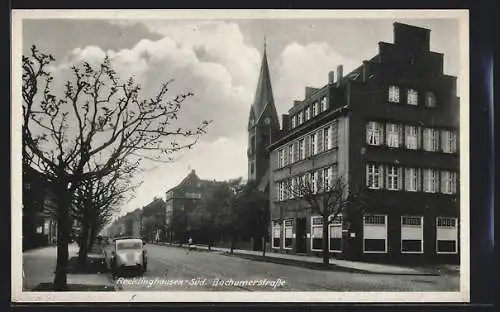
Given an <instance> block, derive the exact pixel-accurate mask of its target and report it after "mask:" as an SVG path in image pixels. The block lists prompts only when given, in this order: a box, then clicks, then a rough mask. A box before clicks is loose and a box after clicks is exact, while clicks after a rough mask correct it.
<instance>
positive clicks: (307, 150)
mask: <svg viewBox="0 0 500 312" xmlns="http://www.w3.org/2000/svg"><path fill="white" fill-rule="evenodd" d="M310 144H311V138H310V136H309V135H306V137H305V138H304V145H305V146H304V149H305V154H306V158H307V157H309V156H310V155H311V154H312V153H311V148H310Z"/></svg>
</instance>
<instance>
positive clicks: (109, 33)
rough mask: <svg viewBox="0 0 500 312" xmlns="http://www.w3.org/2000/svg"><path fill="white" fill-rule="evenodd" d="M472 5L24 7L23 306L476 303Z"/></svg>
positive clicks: (15, 170)
mask: <svg viewBox="0 0 500 312" xmlns="http://www.w3.org/2000/svg"><path fill="white" fill-rule="evenodd" d="M468 34H469V19H468V11H466V10H404V11H403V10H390V11H359V10H356V11H331V10H323V11H321V10H315V11H306V10H304V11H301V10H279V11H278V10H142V11H130V10H122V11H121V10H79V11H65V10H14V11H13V12H12V42H13V50H12V86H13V89H12V103H11V108H12V110H11V111H12V132H11V133H12V142H13V143H12V177H13V178H12V220H11V222H12V234H13V235H12V263H13V267H12V301H13V302H88V301H89V300H92V301H102V302H125V301H126V302H219V301H220V302H333V303H335V302H339V303H341V302H363V303H366V302H468V301H469V158H468V147H469V118H468V110H469V67H468V66H469V65H468V64H469V55H468V51H469V42H468V40H469V36H468Z"/></svg>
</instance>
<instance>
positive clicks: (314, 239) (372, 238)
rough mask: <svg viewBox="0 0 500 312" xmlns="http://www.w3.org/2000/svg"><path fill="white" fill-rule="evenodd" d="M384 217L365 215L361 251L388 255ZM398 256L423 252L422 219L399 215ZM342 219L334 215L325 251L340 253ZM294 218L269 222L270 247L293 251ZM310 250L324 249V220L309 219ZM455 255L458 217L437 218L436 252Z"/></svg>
mask: <svg viewBox="0 0 500 312" xmlns="http://www.w3.org/2000/svg"><path fill="white" fill-rule="evenodd" d="M387 219H388V218H387V215H365V216H364V217H363V252H364V253H387V250H388V248H387V241H388V239H387V235H388V232H387V225H388V222H387V221H388V220H387ZM400 222H401V223H400V225H401V249H400V251H401V253H423V252H424V217H423V216H401V219H400ZM342 223H343V218H342V216H337V217H336V218H335V220H333V222H332V223H330V224H329V226H328V239H329V241H328V246H329V247H328V249H329V251H330V252H342ZM294 238H295V232H294V219H286V220H283V223H281V222H280V221H278V220H276V221H273V222H272V248H274V249H277V248H280V247H282V248H284V249H292V248H293V239H294ZM310 249H311V251H321V250H322V249H323V217H321V216H313V217H311V230H310ZM457 252H458V226H457V218H450V217H437V218H436V253H438V254H455V253H457Z"/></svg>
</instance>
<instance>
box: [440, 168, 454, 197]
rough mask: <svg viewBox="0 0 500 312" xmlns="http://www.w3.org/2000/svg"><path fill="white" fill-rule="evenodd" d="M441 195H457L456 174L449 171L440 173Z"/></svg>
mask: <svg viewBox="0 0 500 312" xmlns="http://www.w3.org/2000/svg"><path fill="white" fill-rule="evenodd" d="M441 193H444V194H456V193H457V173H456V172H450V171H441Z"/></svg>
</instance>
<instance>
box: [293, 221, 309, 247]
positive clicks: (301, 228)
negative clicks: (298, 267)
mask: <svg viewBox="0 0 500 312" xmlns="http://www.w3.org/2000/svg"><path fill="white" fill-rule="evenodd" d="M306 235H307V231H306V218H297V232H296V236H295V241H296V243H295V245H296V252H297V253H305V252H306Z"/></svg>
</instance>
